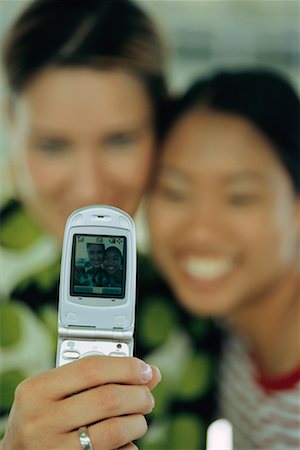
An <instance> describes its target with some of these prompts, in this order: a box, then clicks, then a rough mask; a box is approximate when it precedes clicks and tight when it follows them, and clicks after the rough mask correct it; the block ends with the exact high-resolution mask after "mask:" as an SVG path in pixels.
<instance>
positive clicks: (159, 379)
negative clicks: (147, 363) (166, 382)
mask: <svg viewBox="0 0 300 450" xmlns="http://www.w3.org/2000/svg"><path fill="white" fill-rule="evenodd" d="M153 367H154V369H155V370H156V372H157V374H158V382H159V383H160V381H161V373H160V370H159V368H158V367H157V366H153Z"/></svg>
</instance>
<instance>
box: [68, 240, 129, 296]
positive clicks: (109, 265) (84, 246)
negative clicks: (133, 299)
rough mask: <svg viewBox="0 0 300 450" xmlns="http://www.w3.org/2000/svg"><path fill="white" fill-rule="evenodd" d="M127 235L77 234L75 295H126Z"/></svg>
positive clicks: (73, 269)
mask: <svg viewBox="0 0 300 450" xmlns="http://www.w3.org/2000/svg"><path fill="white" fill-rule="evenodd" d="M125 271H126V237H124V236H107V235H90V234H75V235H74V236H73V246H72V263H71V280H70V284H71V285H70V294H71V296H76V297H78V296H83V297H99V298H101V297H102V298H107V297H115V298H124V295H125V279H126V273H125Z"/></svg>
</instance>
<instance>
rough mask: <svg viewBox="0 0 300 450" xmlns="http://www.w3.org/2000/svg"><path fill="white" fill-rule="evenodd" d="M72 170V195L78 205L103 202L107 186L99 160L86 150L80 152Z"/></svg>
mask: <svg viewBox="0 0 300 450" xmlns="http://www.w3.org/2000/svg"><path fill="white" fill-rule="evenodd" d="M73 170H74V172H73V177H72V180H73V195H74V196H75V198H74V200H75V201H76V203H77V204H78V206H84V205H88V204H94V203H101V202H103V199H104V198H105V191H106V189H107V187H105V186H106V176H105V173H104V172H105V171H104V170H103V167H102V165H101V163H100V161H99V160H98V159H97V158H96V157H95V156H93V155H90V154H89V152H88V151H86V152H82V155H81V156H80V157H78V158H77V160H76V163H75V165H74V169H73Z"/></svg>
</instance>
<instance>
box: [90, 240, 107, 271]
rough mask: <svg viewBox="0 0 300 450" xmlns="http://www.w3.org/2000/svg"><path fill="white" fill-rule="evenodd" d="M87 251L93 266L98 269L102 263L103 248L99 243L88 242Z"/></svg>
mask: <svg viewBox="0 0 300 450" xmlns="http://www.w3.org/2000/svg"><path fill="white" fill-rule="evenodd" d="M87 253H88V257H89V261H90V263H91V264H92V266H93V267H95V268H96V269H98V268H99V267H101V265H102V263H103V257H104V248H103V245H101V244H88V246H87Z"/></svg>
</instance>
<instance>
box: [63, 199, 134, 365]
mask: <svg viewBox="0 0 300 450" xmlns="http://www.w3.org/2000/svg"><path fill="white" fill-rule="evenodd" d="M135 291H136V237H135V226H134V222H133V220H132V218H131V217H130V216H129V215H128V214H127V213H125V212H124V211H122V210H120V209H118V208H114V207H112V206H106V205H104V206H102V205H100V206H97V205H96V206H88V207H86V208H82V209H79V210H77V211H74V212H73V213H72V214H71V215H70V216H69V218H68V220H67V223H66V228H65V234H64V242H63V250H62V259H61V273H60V288H59V307H58V346H57V358H56V365H57V366H62V365H64V364H66V363H69V362H71V361H74V360H76V359H79V358H82V357H83V356H88V355H95V354H98V355H99V354H100V355H112V356H131V355H132V353H133V334H134V318H135V300H136V295H135Z"/></svg>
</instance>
